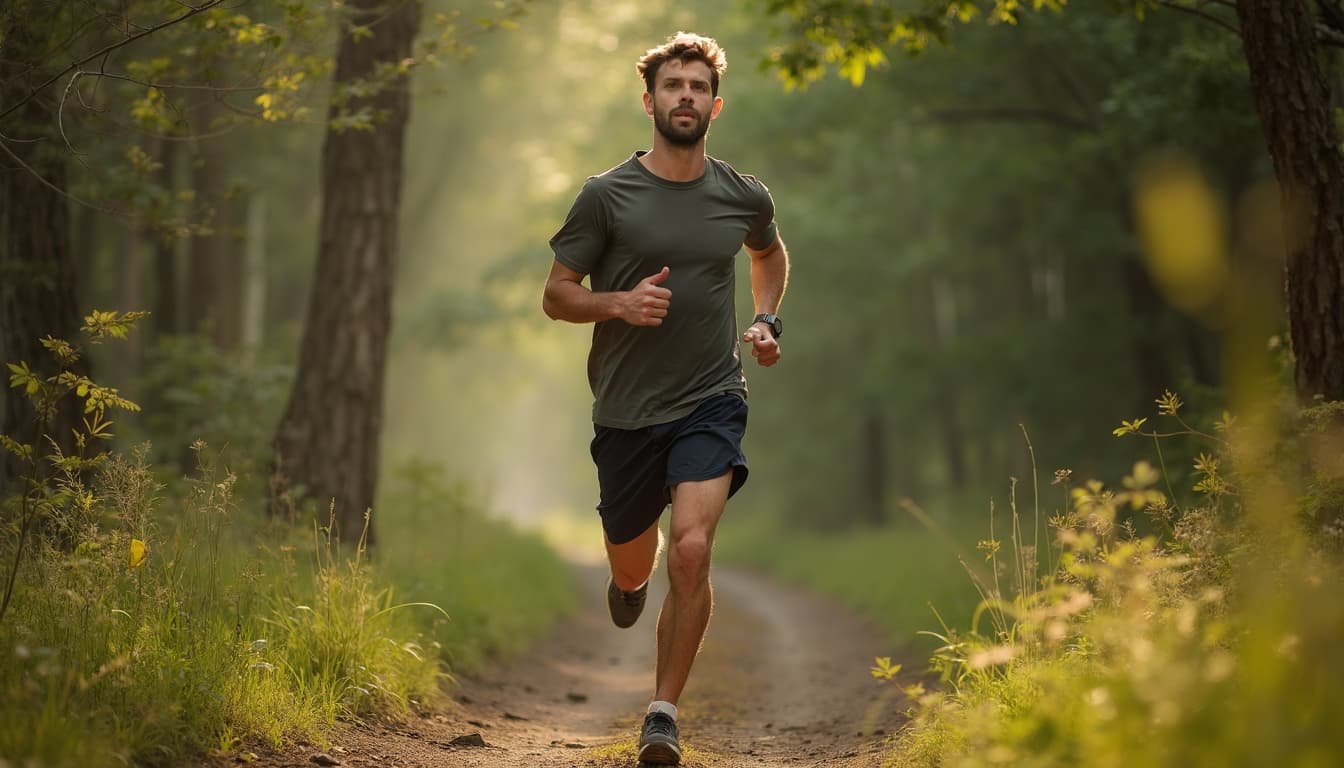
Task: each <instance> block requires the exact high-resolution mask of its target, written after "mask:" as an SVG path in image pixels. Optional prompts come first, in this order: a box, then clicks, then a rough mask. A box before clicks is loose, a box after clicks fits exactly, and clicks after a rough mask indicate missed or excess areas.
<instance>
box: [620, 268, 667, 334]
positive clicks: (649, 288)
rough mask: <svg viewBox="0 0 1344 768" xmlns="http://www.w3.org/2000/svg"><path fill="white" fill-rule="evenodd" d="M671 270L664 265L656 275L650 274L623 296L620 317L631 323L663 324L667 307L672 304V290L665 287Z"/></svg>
mask: <svg viewBox="0 0 1344 768" xmlns="http://www.w3.org/2000/svg"><path fill="white" fill-rule="evenodd" d="M669 274H671V270H669V269H668V268H667V267H663V269H662V271H660V272H659V273H658V274H656V275H649V276H648V277H646V278H644V279H643V280H640V281H639V284H638V285H636V286H635V287H634V288H632V289H630V290H629V291H626V292H625V294H624V296H623V297H622V302H621V314H620V317H621V319H622V320H624V321H625V322H627V323H629V324H631V325H662V324H663V318H664V317H667V308H668V307H669V306H671V305H672V291H670V290H669V289H667V288H664V287H663V283H664V282H665V281H666V280H667V276H668V275H669Z"/></svg>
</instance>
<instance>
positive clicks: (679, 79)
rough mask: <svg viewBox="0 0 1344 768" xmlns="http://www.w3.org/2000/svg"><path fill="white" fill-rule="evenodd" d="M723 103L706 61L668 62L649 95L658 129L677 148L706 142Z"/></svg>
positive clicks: (647, 100)
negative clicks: (711, 123)
mask: <svg viewBox="0 0 1344 768" xmlns="http://www.w3.org/2000/svg"><path fill="white" fill-rule="evenodd" d="M719 104H720V102H719V99H718V98H716V97H715V96H714V93H713V86H712V83H711V81H710V70H709V66H708V65H707V64H705V63H704V62H702V61H680V60H677V59H673V60H671V61H666V62H664V63H663V64H662V65H661V66H660V67H659V68H658V75H657V79H656V82H655V85H654V88H653V90H652V91H650V92H649V93H646V94H645V108H646V110H647V111H648V113H649V114H650V115H651V116H652V117H653V127H654V129H655V130H656V131H657V132H658V134H659V135H660V136H662V137H663V138H664V139H666V140H667V142H668V143H669V144H671V145H672V146H674V147H694V146H695V145H696V144H698V143H699V142H700V141H701V140H702V139H704V138H705V134H706V133H708V132H709V124H710V122H711V121H713V119H714V117H715V116H716V115H717V114H718V109H719Z"/></svg>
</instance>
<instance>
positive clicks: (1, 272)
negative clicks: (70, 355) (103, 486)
mask: <svg viewBox="0 0 1344 768" xmlns="http://www.w3.org/2000/svg"><path fill="white" fill-rule="evenodd" d="M57 13H59V10H58V9H52V8H48V7H47V6H45V5H37V6H35V7H33V8H31V9H30V13H28V14H26V15H25V16H24V17H23V22H22V23H18V24H13V25H11V26H10V28H8V29H0V35H3V40H4V44H5V51H4V54H3V55H2V56H0V104H13V103H16V102H17V101H19V100H20V99H21V98H22V97H24V96H27V95H28V93H29V92H30V91H31V89H32V88H34V87H35V86H36V85H37V84H39V83H40V82H41V81H42V80H43V79H45V77H46V75H47V73H46V72H45V71H44V70H43V68H42V67H41V66H40V63H41V60H42V56H43V55H44V54H46V53H47V51H46V46H45V41H42V40H39V39H36V36H37V31H38V30H43V29H47V28H49V27H50V24H51V23H52V22H51V20H50V19H49V18H44V15H45V16H55V15H56V14H57ZM34 17H37V18H34ZM48 106H49V105H47V104H46V103H45V102H43V100H42V99H40V98H39V99H33V100H32V101H29V102H28V103H27V104H25V105H24V106H23V107H22V108H21V109H19V110H18V111H17V112H15V113H14V114H13V115H11V116H10V117H9V118H7V119H6V121H5V122H4V124H3V126H0V132H3V134H4V135H5V137H6V138H5V139H0V141H5V147H6V148H7V150H8V151H7V152H0V363H11V362H19V361H23V362H26V363H28V364H29V366H31V367H32V368H33V369H34V370H36V371H39V372H41V373H43V374H46V375H50V374H52V373H55V369H54V367H53V364H52V357H51V354H50V353H49V352H48V351H47V350H46V349H45V348H43V347H42V345H41V343H40V339H41V338H42V337H44V336H48V335H50V336H54V337H56V338H58V339H68V340H70V341H72V342H78V341H79V340H78V339H77V338H76V337H77V335H78V333H79V324H80V323H79V308H78V306H77V304H76V295H77V291H76V281H77V279H78V273H77V272H76V269H75V264H74V259H73V254H72V253H71V250H70V210H69V202H68V200H67V199H66V198H65V197H64V196H63V195H61V194H60V193H59V192H57V191H56V189H63V188H64V187H65V181H66V172H65V153H64V151H63V149H62V148H61V146H60V142H59V139H58V138H57V137H56V136H55V135H54V126H55V121H54V120H53V119H52V116H51V114H50V113H49V111H48ZM16 139H17V140H16ZM11 153H12V154H11ZM20 163H22V165H21V164H20ZM23 165H26V166H27V168H24V167H23ZM34 174H37V175H40V176H41V179H39V178H37V176H35V175H34ZM44 182H45V183H44ZM53 187H55V188H56V189H53ZM80 370H81V372H83V371H87V368H86V367H81V369H80ZM4 373H5V378H4V384H5V386H4V395H3V398H2V402H3V412H2V413H0V432H3V433H4V434H6V435H9V436H10V437H12V438H14V439H15V440H18V441H19V442H20V443H28V444H30V445H32V446H33V447H34V449H35V451H36V452H37V454H38V455H39V456H42V455H45V454H46V453H47V449H48V444H47V442H46V441H45V440H44V439H42V434H41V433H46V434H50V435H52V436H53V437H55V438H56V439H57V440H58V441H59V442H60V443H61V448H62V450H64V451H67V452H68V451H73V449H74V445H73V438H72V430H73V429H74V427H75V426H76V425H77V424H78V423H79V422H78V414H77V412H76V409H75V408H74V407H73V404H72V403H70V402H67V403H66V406H67V407H64V408H62V409H60V410H59V411H58V412H57V414H56V419H55V422H54V423H52V424H50V425H48V426H47V428H46V429H42V430H40V431H39V429H38V425H37V420H36V415H35V414H34V412H33V409H32V406H31V405H30V404H29V402H28V399H27V397H25V396H24V393H23V390H22V389H14V388H12V387H9V386H8V381H9V376H8V374H9V372H8V370H7V369H6V370H4ZM0 454H2V455H0V495H5V494H8V493H11V492H13V491H17V490H18V486H17V484H15V483H14V480H15V478H16V477H17V475H18V473H19V472H20V471H21V465H20V464H19V462H18V460H17V459H16V458H15V457H14V456H13V455H12V454H10V453H9V452H8V451H3V450H0Z"/></svg>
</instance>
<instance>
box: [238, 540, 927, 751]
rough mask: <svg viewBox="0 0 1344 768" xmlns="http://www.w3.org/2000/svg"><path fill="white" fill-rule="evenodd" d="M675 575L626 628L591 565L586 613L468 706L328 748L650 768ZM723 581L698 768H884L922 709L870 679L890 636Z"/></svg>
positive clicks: (704, 687)
mask: <svg viewBox="0 0 1344 768" xmlns="http://www.w3.org/2000/svg"><path fill="white" fill-rule="evenodd" d="M660 576H661V578H655V580H654V592H653V593H652V594H650V610H649V611H646V613H645V615H644V616H642V617H641V618H640V620H639V623H637V624H636V625H635V626H634V627H633V628H632V629H629V630H619V629H616V628H615V627H613V626H612V625H611V621H610V619H609V618H608V617H607V615H606V605H605V602H604V601H603V600H602V594H603V592H602V588H603V581H604V575H603V572H602V571H600V570H599V569H596V568H591V567H582V568H580V570H579V578H580V579H581V582H582V583H581V587H582V589H584V591H585V594H586V595H588V596H589V599H587V600H585V605H586V608H585V610H584V611H583V613H582V614H581V615H579V616H576V617H574V618H573V619H570V620H568V621H566V622H564V623H563V624H562V625H561V626H559V627H557V628H556V630H555V631H554V632H553V633H552V634H551V636H549V637H548V638H547V639H545V640H544V641H542V642H540V643H539V644H538V645H537V646H536V648H535V649H534V650H533V651H532V652H530V653H529V654H526V655H524V656H521V657H519V658H518V659H517V660H516V661H515V662H514V663H512V664H510V665H507V666H504V667H500V668H497V669H494V670H492V671H491V672H490V673H488V674H486V675H484V676H481V677H479V678H476V679H467V680H462V681H460V682H461V687H460V688H459V689H458V690H457V691H456V699H457V706H455V707H453V708H452V709H450V710H448V711H445V712H442V713H438V714H434V715H430V716H428V717H424V718H421V719H418V720H414V721H412V722H410V723H407V724H405V725H403V726H400V727H397V728H389V727H383V726H366V727H350V728H348V729H346V730H345V731H343V732H341V733H340V734H338V736H337V737H336V740H335V746H334V747H333V748H332V749H330V750H328V751H327V753H326V755H327V756H329V757H330V758H332V759H333V760H335V761H338V762H339V764H340V765H345V766H405V767H406V768H412V767H416V768H418V767H420V766H424V767H426V768H428V767H429V766H464V767H466V768H523V767H524V766H526V767H527V768H533V767H534V766H547V767H548V768H549V767H552V766H555V767H562V768H571V767H573V768H636V766H637V763H636V761H635V759H634V735H635V731H636V729H637V727H638V723H639V721H640V720H642V716H643V711H644V708H645V707H646V706H647V704H648V700H649V697H650V694H651V693H652V689H653V625H654V620H655V618H656V610H657V606H658V605H659V604H660V603H661V600H662V594H661V592H658V591H657V589H658V587H659V582H660V581H664V582H665V581H666V576H663V575H661V574H660ZM714 586H715V600H716V607H715V613H714V618H713V620H712V621H711V624H710V629H709V635H708V637H707V638H706V641H705V645H704V649H703V650H702V652H701V654H700V656H699V658H698V659H697V660H696V664H695V669H694V671H693V672H692V675H691V681H690V683H689V685H688V686H687V689H686V693H685V695H684V696H683V698H682V701H681V707H680V710H681V712H680V717H679V722H680V725H681V740H682V744H683V748H684V749H685V750H686V755H685V758H684V759H683V761H682V765H684V766H687V768H748V767H750V768H766V767H769V766H833V767H836V768H860V767H861V766H862V767H863V768H870V767H871V768H876V767H877V766H879V765H880V764H881V757H882V755H881V751H882V749H883V748H884V746H885V743H886V741H887V738H888V734H889V733H891V732H893V731H894V730H895V728H896V727H898V726H899V724H900V722H901V720H902V716H901V712H902V711H903V710H904V709H905V706H906V705H905V702H904V701H902V700H900V699H898V698H895V697H893V696H890V695H888V692H889V691H894V688H892V687H891V686H882V685H879V684H878V683H876V682H875V681H874V680H873V679H872V677H871V676H870V675H869V674H868V668H869V667H870V666H871V663H872V660H873V657H875V656H878V655H886V654H889V653H890V651H889V650H888V649H887V648H886V647H885V645H884V643H883V642H882V640H881V635H880V634H879V633H878V632H877V631H876V630H875V629H874V628H873V627H871V626H869V625H867V624H865V623H864V622H862V621H860V620H858V619H856V618H855V617H854V616H852V615H850V614H848V613H847V612H845V611H844V610H842V609H841V608H839V607H838V606H836V605H835V604H834V603H833V602H831V601H827V600H824V599H821V598H819V597H816V596H814V595H810V594H807V593H805V592H801V591H799V590H796V589H790V588H786V587H783V586H780V585H778V584H776V583H774V582H772V581H770V580H768V579H766V578H764V577H761V576H758V575H755V574H752V573H749V572H745V571H738V570H729V569H722V568H716V570H715V575H714ZM477 735H479V739H478V738H477ZM455 740H456V741H455ZM469 742H478V743H476V745H474V746H473V745H471V744H470V743H469ZM479 742H483V745H481V744H480V743H479ZM314 755H315V750H314V749H313V748H311V747H310V748H295V749H294V750H292V751H291V752H289V753H288V754H284V755H267V756H264V757H263V758H262V759H261V761H260V762H261V763H262V764H263V765H275V766H299V765H303V766H311V765H314V764H321V763H314V762H313V758H314ZM327 764H330V763H327Z"/></svg>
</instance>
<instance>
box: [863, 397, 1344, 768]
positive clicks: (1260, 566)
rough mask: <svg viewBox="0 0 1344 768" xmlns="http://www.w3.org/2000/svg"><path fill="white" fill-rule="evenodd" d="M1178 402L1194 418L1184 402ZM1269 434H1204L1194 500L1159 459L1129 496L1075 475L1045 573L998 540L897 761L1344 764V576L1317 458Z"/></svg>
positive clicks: (1138, 471) (1169, 402)
mask: <svg viewBox="0 0 1344 768" xmlns="http://www.w3.org/2000/svg"><path fill="white" fill-rule="evenodd" d="M1158 402H1159V412H1160V414H1161V415H1163V416H1166V417H1170V418H1173V419H1176V420H1177V421H1178V422H1180V423H1181V424H1182V425H1183V422H1181V421H1180V416H1179V409H1180V402H1179V399H1178V398H1175V396H1174V395H1168V396H1167V397H1164V398H1163V399H1162V400H1159V401H1158ZM1255 422H1256V424H1255V425H1254V426H1237V425H1236V424H1235V423H1234V422H1233V421H1232V420H1230V419H1226V420H1224V421H1223V422H1222V423H1220V425H1219V428H1218V430H1217V431H1216V432H1215V433H1213V434H1208V435H1204V436H1203V438H1201V439H1204V440H1206V441H1208V443H1209V448H1210V450H1209V451H1208V452H1206V453H1202V454H1200V455H1199V458H1198V459H1197V460H1196V461H1195V463H1194V468H1193V474H1192V478H1193V484H1192V489H1191V491H1190V493H1191V494H1192V495H1193V498H1192V501H1190V502H1188V503H1186V504H1179V503H1177V502H1176V501H1175V500H1174V497H1173V495H1171V490H1170V489H1168V488H1167V487H1166V485H1165V483H1164V482H1163V478H1164V477H1165V473H1164V472H1162V471H1160V470H1159V469H1157V468H1155V467H1153V466H1151V465H1149V464H1147V463H1146V462H1140V463H1138V464H1136V465H1135V467H1134V470H1133V471H1132V472H1131V473H1130V475H1129V476H1127V477H1125V478H1124V479H1123V481H1122V482H1121V483H1120V484H1119V485H1118V486H1117V487H1114V488H1108V487H1105V486H1103V485H1102V484H1101V483H1099V482H1096V481H1089V482H1086V483H1084V484H1082V485H1081V486H1079V487H1071V483H1070V478H1069V473H1068V472H1067V471H1061V472H1059V473H1057V475H1056V480H1057V484H1058V485H1059V486H1060V493H1061V494H1062V499H1061V506H1060V509H1059V511H1057V512H1056V513H1054V514H1053V515H1051V516H1050V519H1049V528H1050V530H1051V532H1052V533H1053V546H1052V547H1050V548H1049V550H1048V552H1046V553H1043V555H1044V558H1043V559H1044V562H1038V561H1037V557H1036V555H1035V552H1034V551H1033V550H1032V548H1031V547H1029V546H1026V545H1025V544H1024V542H1023V541H1022V540H1021V538H1020V537H1018V536H1016V535H1014V536H1013V537H1012V539H1013V540H1012V541H1011V542H1010V544H1009V546H1003V543H1002V542H1000V541H999V540H998V539H996V538H995V536H994V535H993V534H991V536H990V539H988V540H986V541H984V542H982V544H983V549H984V550H985V551H986V553H987V557H986V567H987V568H988V571H987V572H986V573H976V574H975V575H974V581H975V583H976V585H977V588H978V589H979V590H980V592H981V595H982V601H981V603H980V606H979V608H978V609H977V610H976V611H975V612H974V614H973V618H972V621H971V624H970V626H969V627H968V628H967V629H965V630H960V631H959V630H953V629H950V628H948V627H943V628H942V629H941V630H940V631H939V632H936V633H931V634H933V636H935V637H936V638H937V639H938V640H939V642H940V644H941V645H940V648H939V649H938V651H937V652H936V653H935V654H934V656H933V659H932V661H933V666H934V668H935V669H936V670H937V671H938V672H939V673H940V674H941V676H942V681H943V686H942V687H941V688H940V689H938V690H925V688H924V687H923V686H922V685H920V684H918V683H914V684H909V685H904V688H905V690H906V692H907V693H908V694H909V695H910V696H911V697H912V698H913V699H914V700H915V701H916V703H917V704H916V706H915V708H914V710H913V715H914V719H913V721H912V723H911V725H910V726H909V727H908V728H906V729H905V730H904V731H903V732H902V734H901V735H900V737H899V739H898V741H897V743H896V744H895V747H894V749H893V750H892V751H891V753H890V755H889V757H888V759H887V761H886V763H885V765H887V766H899V767H901V768H908V767H909V768H912V767H915V766H920V767H924V766H928V767H932V766H943V767H945V768H952V767H963V766H964V767H966V768H972V767H975V768H978V767H980V766H999V765H1014V766H1063V765H1082V764H1086V765H1093V766H1102V767H1103V768H1104V767H1105V766H1117V767H1118V766H1126V768H1133V767H1135V766H1138V767H1140V768H1142V767H1144V766H1192V765H1193V766H1228V765H1283V766H1327V765H1338V764H1339V761H1340V760H1341V758H1342V757H1344V734H1341V732H1340V731H1339V729H1338V728H1337V727H1336V724H1337V723H1339V722H1344V689H1341V688H1340V686H1339V681H1340V680H1344V661H1342V660H1341V658H1340V656H1339V654H1338V653H1337V645H1338V638H1339V637H1341V635H1342V633H1344V600H1341V599H1340V597H1339V595H1338V589H1337V587H1338V584H1340V583H1341V578H1344V567H1341V563H1340V561H1339V559H1338V557H1337V554H1333V553H1331V552H1330V550H1329V548H1327V547H1323V546H1320V544H1319V543H1318V542H1315V541H1314V540H1313V538H1312V537H1311V536H1307V535H1304V531H1303V528H1302V526H1301V525H1300V523H1301V520H1302V519H1301V516H1300V514H1299V509H1300V506H1301V502H1300V496H1301V493H1302V491H1301V489H1303V488H1309V487H1311V485H1312V484H1311V483H1310V482H1300V481H1299V480H1298V478H1299V477H1300V475H1299V471H1300V470H1303V469H1304V468H1305V469H1306V471H1307V473H1308V474H1311V473H1312V472H1313V470H1312V469H1311V467H1312V465H1313V461H1312V460H1311V457H1310V456H1306V455H1304V454H1303V453H1302V451H1301V447H1302V443H1301V442H1299V441H1298V440H1297V438H1296V437H1295V436H1293V435H1294V433H1293V432H1292V431H1289V432H1281V431H1279V430H1277V429H1275V428H1274V427H1273V425H1272V424H1270V422H1269V421H1268V420H1267V419H1265V418H1257V419H1255ZM1178 432H1180V433H1181V434H1188V433H1193V432H1194V431H1193V430H1188V429H1181V430H1178ZM1130 433H1134V434H1140V435H1145V436H1148V437H1154V435H1157V436H1158V437H1162V438H1163V439H1165V437H1166V436H1164V435H1163V434H1161V433H1150V432H1145V431H1144V430H1143V424H1142V420H1140V421H1138V422H1129V423H1126V424H1124V425H1122V426H1121V428H1120V429H1118V430H1117V434H1130ZM1283 435H1286V436H1283ZM1159 486H1161V489H1159ZM1140 515H1142V516H1145V517H1146V518H1147V521H1146V526H1145V527H1149V528H1152V529H1154V530H1157V531H1159V532H1160V533H1156V534H1152V535H1146V536H1141V535H1138V534H1137V533H1136V529H1137V528H1138V527H1139V525H1138V524H1137V522H1136V521H1137V520H1138V516H1140ZM1010 524H1011V526H1012V529H1013V531H1014V532H1016V531H1018V530H1020V529H1021V527H1022V524H1021V520H1020V517H1019V515H1018V513H1017V509H1016V505H1015V504H1014V505H1013V507H1012V516H1011V520H1010ZM1000 553H1002V555H1001V554H1000ZM882 661H884V660H879V664H878V666H877V667H875V668H874V670H873V673H874V675H875V676H876V677H879V678H885V679H888V680H891V681H893V682H894V683H897V684H901V683H900V682H898V680H899V674H898V673H899V669H898V668H897V667H896V666H894V665H891V664H889V663H886V664H884V663H881V662H882Z"/></svg>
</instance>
